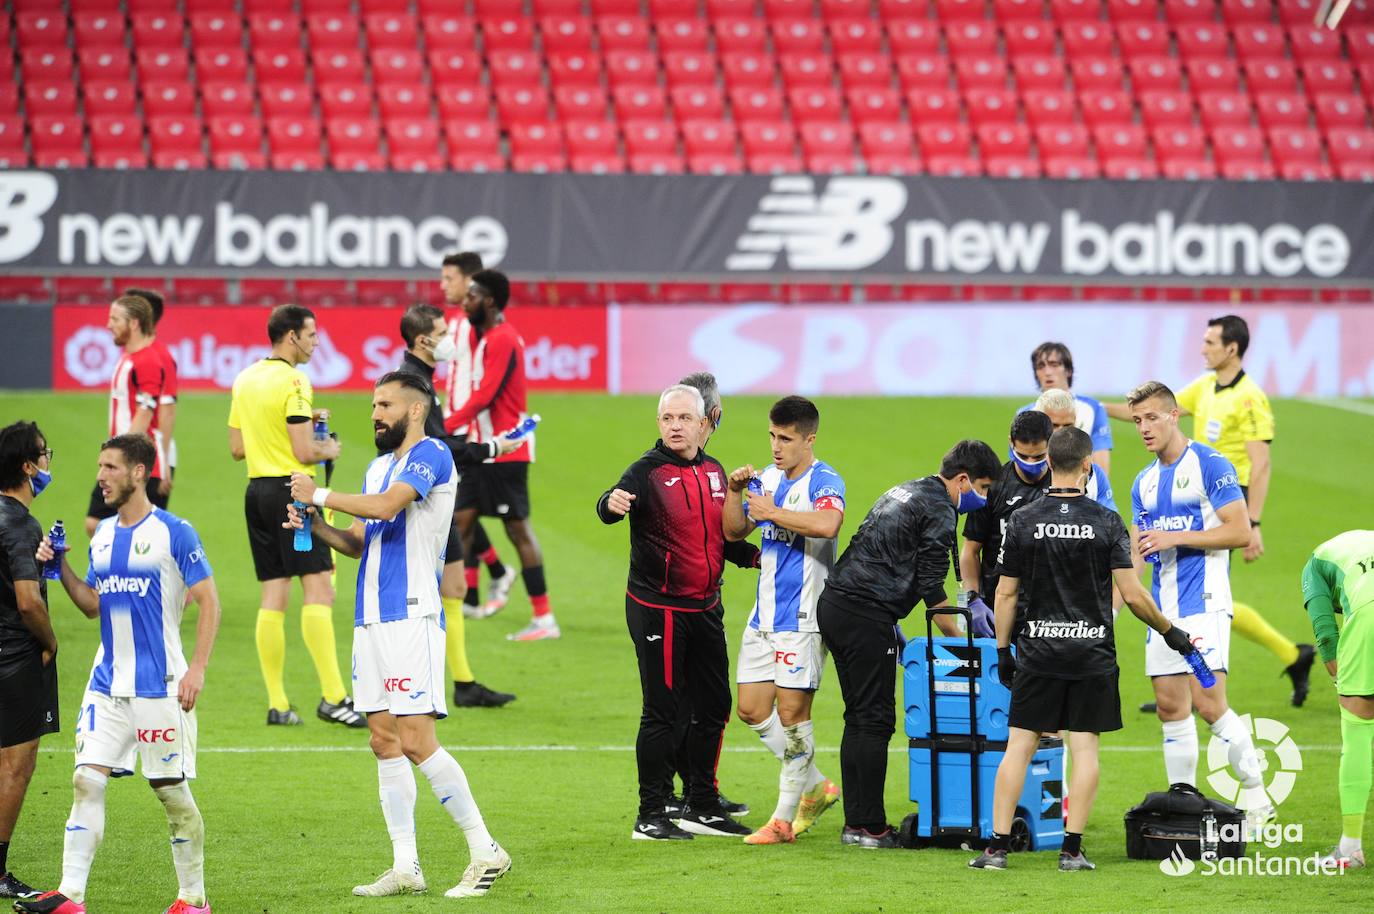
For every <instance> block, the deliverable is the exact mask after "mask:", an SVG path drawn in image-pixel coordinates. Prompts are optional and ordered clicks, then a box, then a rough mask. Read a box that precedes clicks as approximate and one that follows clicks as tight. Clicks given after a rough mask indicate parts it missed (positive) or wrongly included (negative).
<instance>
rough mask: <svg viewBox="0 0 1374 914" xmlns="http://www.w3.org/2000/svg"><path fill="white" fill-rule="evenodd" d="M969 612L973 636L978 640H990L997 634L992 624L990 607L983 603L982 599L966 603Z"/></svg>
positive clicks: (976, 598) (975, 598)
mask: <svg viewBox="0 0 1374 914" xmlns="http://www.w3.org/2000/svg"><path fill="white" fill-rule="evenodd" d="M968 608H969V612H971V613H973V634H974V636H975V637H978V638H992V637H995V636H996V634H997V629H996V627H995V625H994V623H993V615H992V607H990V606H988V604H986V603H984V602H983V598H982V597H973V598H971V599H970V600H969V601H968Z"/></svg>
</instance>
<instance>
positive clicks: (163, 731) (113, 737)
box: [76, 689, 196, 781]
mask: <svg viewBox="0 0 1374 914" xmlns="http://www.w3.org/2000/svg"><path fill="white" fill-rule="evenodd" d="M135 752H136V753H137V755H138V761H139V768H140V769H141V770H142V772H143V776H144V777H145V778H147V779H148V780H150V781H160V780H169V781H171V780H178V779H180V778H193V777H195V776H196V712H195V711H183V710H181V702H180V701H178V700H177V699H175V698H111V697H110V696H108V695H103V694H101V693H100V692H92V691H90V690H89V689H88V690H87V691H86V694H85V695H84V696H82V698H81V711H80V713H79V714H77V715H76V764H77V765H101V766H103V767H105V768H109V769H110V771H111V773H112V774H113V775H114V776H115V777H123V776H125V775H130V774H133V773H134V755H135Z"/></svg>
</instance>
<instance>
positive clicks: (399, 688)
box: [353, 616, 448, 718]
mask: <svg viewBox="0 0 1374 914" xmlns="http://www.w3.org/2000/svg"><path fill="white" fill-rule="evenodd" d="M446 686H447V683H446V682H445V680H444V630H443V628H441V627H440V626H439V617H438V616H422V617H420V618H418V619H398V620H396V621H395V622H372V623H369V624H368V625H360V626H358V627H357V628H355V629H353V707H354V709H355V710H358V711H362V712H363V713H371V712H373V711H389V712H391V713H392V714H395V715H397V716H403V715H407V714H433V715H434V716H435V717H440V718H442V717H447V716H448V706H447V705H446V704H444V689H445V687H446Z"/></svg>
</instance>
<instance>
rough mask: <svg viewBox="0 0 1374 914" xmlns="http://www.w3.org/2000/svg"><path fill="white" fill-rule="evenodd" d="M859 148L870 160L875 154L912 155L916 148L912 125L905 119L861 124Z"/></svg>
mask: <svg viewBox="0 0 1374 914" xmlns="http://www.w3.org/2000/svg"><path fill="white" fill-rule="evenodd" d="M859 149H860V150H861V151H862V152H863V154H864V157H865V158H867V159H870V160H871V159H873V158H874V157H875V156H895V157H900V156H910V155H911V154H912V152H913V150H914V149H915V146H914V145H913V143H912V133H911V127H910V125H908V124H907V123H906V122H904V121H888V122H882V121H871V122H869V123H867V124H860V125H859Z"/></svg>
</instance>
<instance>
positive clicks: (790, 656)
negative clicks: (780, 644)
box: [773, 651, 797, 666]
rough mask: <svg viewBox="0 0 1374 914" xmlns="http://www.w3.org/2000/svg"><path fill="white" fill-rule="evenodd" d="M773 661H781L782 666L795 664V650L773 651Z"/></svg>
mask: <svg viewBox="0 0 1374 914" xmlns="http://www.w3.org/2000/svg"><path fill="white" fill-rule="evenodd" d="M773 662H774V663H781V664H782V665H783V666H796V665H797V652H796V651H774V652H773Z"/></svg>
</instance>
